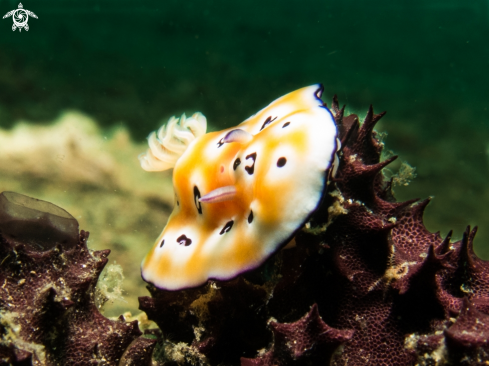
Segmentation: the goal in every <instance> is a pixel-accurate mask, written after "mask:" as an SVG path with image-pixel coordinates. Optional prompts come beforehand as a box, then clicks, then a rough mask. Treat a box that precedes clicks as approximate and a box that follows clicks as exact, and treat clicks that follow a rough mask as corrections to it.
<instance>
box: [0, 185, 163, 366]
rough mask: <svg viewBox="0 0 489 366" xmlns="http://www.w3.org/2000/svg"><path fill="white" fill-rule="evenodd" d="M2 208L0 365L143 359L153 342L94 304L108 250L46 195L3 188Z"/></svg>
mask: <svg viewBox="0 0 489 366" xmlns="http://www.w3.org/2000/svg"><path fill="white" fill-rule="evenodd" d="M0 208H1V213H0V261H1V265H0V336H1V337H2V339H1V342H0V365H31V364H33V365H80V366H82V365H83V366H84V365H106V366H109V365H119V361H120V360H121V358H122V360H123V361H124V362H123V363H121V365H149V364H150V362H151V353H152V350H153V347H154V344H155V342H156V341H155V340H154V339H145V338H141V337H139V336H140V335H141V332H140V331H139V329H138V326H137V321H134V322H132V323H127V322H125V321H124V318H121V319H120V320H117V321H113V320H109V319H107V318H105V317H104V316H103V315H102V314H100V313H99V311H98V309H97V307H96V305H95V301H94V300H95V299H94V298H95V285H96V283H97V280H98V278H99V275H100V273H101V271H102V269H103V268H104V266H105V265H106V263H107V256H108V254H109V250H104V251H97V252H94V251H90V250H89V249H88V248H87V245H86V242H87V238H88V232H85V231H83V230H82V231H81V232H80V233H78V223H77V222H76V220H75V219H74V218H73V217H72V216H71V215H69V214H68V213H67V212H66V211H64V210H62V209H60V208H59V207H57V206H55V205H52V204H50V203H48V202H44V201H39V200H35V199H32V198H29V197H26V196H23V195H19V194H15V193H11V192H4V193H2V194H0ZM131 342H132V343H131ZM148 353H149V357H148V355H147V354H148ZM135 357H136V358H137V360H136V361H137V363H134V361H133V360H134V358H135ZM141 360H143V361H145V362H141Z"/></svg>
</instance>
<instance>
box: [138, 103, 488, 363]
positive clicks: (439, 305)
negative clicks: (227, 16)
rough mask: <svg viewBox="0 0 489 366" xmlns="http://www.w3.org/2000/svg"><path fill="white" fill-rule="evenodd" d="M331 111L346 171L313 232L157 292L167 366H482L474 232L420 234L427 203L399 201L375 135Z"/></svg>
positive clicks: (481, 267)
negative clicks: (233, 271)
mask: <svg viewBox="0 0 489 366" xmlns="http://www.w3.org/2000/svg"><path fill="white" fill-rule="evenodd" d="M330 109H331V111H332V113H333V116H334V118H335V121H336V124H337V127H338V130H339V135H340V139H341V146H342V148H341V151H340V153H339V160H340V164H339V167H338V172H337V174H336V176H335V178H334V179H333V180H332V181H331V183H330V185H329V187H328V189H327V191H326V192H325V194H324V197H323V200H322V203H321V205H320V206H319V207H318V209H317V210H316V212H315V214H314V215H313V217H312V218H311V220H310V222H309V223H307V224H306V226H305V227H304V228H303V230H302V231H300V232H299V233H298V234H297V235H296V237H295V243H296V246H295V247H293V248H291V249H283V250H281V251H279V252H278V253H276V254H275V255H274V256H273V257H272V258H270V259H269V260H268V261H267V262H266V263H265V264H264V265H263V266H262V267H260V268H258V269H256V270H254V271H251V272H248V273H245V274H243V275H241V276H238V277H237V278H235V279H234V280H231V281H227V282H223V281H208V283H207V284H206V285H205V286H202V287H199V288H195V289H186V290H182V291H174V292H172V291H164V290H158V289H156V288H154V287H152V286H150V287H149V290H150V293H151V295H152V297H142V298H140V308H141V309H142V310H144V311H145V312H146V313H147V314H148V317H149V319H151V320H154V321H155V322H156V323H157V324H158V325H159V327H160V328H161V330H162V333H163V339H162V349H163V350H164V351H163V352H161V353H160V354H159V356H158V360H159V361H158V362H162V363H164V362H169V363H170V364H175V363H176V364H179V365H219V364H232V365H239V364H240V363H241V365H243V366H252V365H260V366H262V365H263V366H272V365H320V364H324V365H334V366H340V365H345V366H346V365H349V366H357V365H358V366H359V365H362V366H363V365H372V366H374V365H375V366H382V365H385V366H404V365H406V366H407V365H450V364H457V365H483V364H486V363H485V362H486V361H488V360H489V358H488V356H487V355H488V354H489V353H487V352H488V348H487V332H488V329H489V328H488V326H489V321H488V316H489V315H488V314H489V301H488V299H489V298H488V295H487V293H488V291H489V283H488V281H489V278H488V275H489V271H488V268H487V266H488V264H487V263H486V262H484V261H482V260H480V259H479V258H477V257H476V255H475V254H474V252H473V249H472V244H473V240H474V236H475V233H476V231H477V229H476V228H475V229H473V230H472V231H471V230H470V229H469V228H467V230H466V232H465V233H464V236H463V239H462V240H460V241H457V242H452V241H451V233H449V234H448V236H447V237H446V238H442V237H441V236H440V235H439V233H430V232H429V231H428V230H427V229H426V228H425V226H424V224H423V212H424V209H425V207H426V206H427V205H428V203H429V201H430V200H429V199H427V200H424V201H421V202H417V200H411V201H407V202H397V201H396V200H395V198H394V193H393V191H392V185H393V180H392V179H391V180H388V179H386V177H385V176H384V174H383V168H385V167H386V166H387V165H388V164H389V163H391V162H392V161H393V160H395V159H396V157H395V156H394V157H391V158H389V159H386V160H384V161H381V153H382V149H383V143H382V142H381V141H380V140H379V137H378V134H377V133H376V132H375V131H374V130H373V129H374V126H375V124H376V123H377V121H378V120H379V119H380V118H381V117H382V116H383V113H381V114H374V112H373V109H372V108H370V109H369V111H368V113H367V115H366V117H365V120H364V122H363V123H360V122H359V119H358V117H357V116H356V115H349V116H344V107H343V108H342V109H340V108H339V105H338V101H337V99H336V97H335V98H334V100H333V103H332V106H331V108H330Z"/></svg>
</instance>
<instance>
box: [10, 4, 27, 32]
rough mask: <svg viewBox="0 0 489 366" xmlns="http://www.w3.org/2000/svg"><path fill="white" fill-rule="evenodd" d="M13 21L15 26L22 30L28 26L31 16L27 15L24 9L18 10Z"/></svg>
mask: <svg viewBox="0 0 489 366" xmlns="http://www.w3.org/2000/svg"><path fill="white" fill-rule="evenodd" d="M12 19H13V21H14V24H15V26H17V27H19V28H21V27H24V26H25V25H26V24H27V21H28V20H29V14H27V12H26V11H25V10H24V9H17V10H16V11H15V12H14V14H13V16H12Z"/></svg>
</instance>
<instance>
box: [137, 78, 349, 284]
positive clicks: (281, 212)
mask: <svg viewBox="0 0 489 366" xmlns="http://www.w3.org/2000/svg"><path fill="white" fill-rule="evenodd" d="M322 90H323V89H322V86H321V85H312V86H309V87H305V88H302V89H299V90H296V91H294V92H292V93H289V94H287V95H285V96H283V97H281V98H279V99H277V100H275V101H274V102H273V103H271V104H270V105H269V106H267V107H266V108H264V109H262V110H261V111H259V112H258V113H256V114H255V115H253V116H251V117H250V118H248V119H247V120H245V121H244V122H243V123H241V124H240V125H238V126H236V127H233V128H229V129H226V130H223V131H219V132H210V133H207V134H205V129H206V120H205V117H204V116H203V115H202V114H200V113H196V114H194V115H193V116H192V117H190V118H185V116H182V119H181V120H180V121H178V119H175V118H173V119H170V121H169V123H168V125H167V127H162V128H161V129H160V130H159V131H158V134H156V133H153V134H151V135H150V137H149V144H150V148H149V149H148V151H147V152H146V154H142V155H141V156H140V161H141V165H142V167H143V168H144V169H146V170H164V169H167V168H169V167H171V165H172V162H174V164H175V166H174V170H173V186H174V190H175V204H174V209H173V212H172V213H171V215H170V218H169V219H168V223H167V224H166V226H165V228H164V229H163V231H162V232H161V234H160V236H159V237H158V239H157V240H156V243H155V245H154V247H153V248H152V250H151V251H150V252H149V253H148V255H147V256H146V257H145V258H144V260H143V262H142V276H143V278H144V280H145V281H147V282H150V283H152V284H154V285H155V286H156V287H158V288H162V289H167V290H178V289H183V288H189V287H196V286H199V285H202V284H204V283H205V282H206V281H207V280H209V279H219V280H226V279H231V278H233V277H235V276H237V275H238V274H240V273H242V272H245V271H248V270H251V269H253V268H256V267H258V266H260V265H261V264H262V263H263V262H264V261H265V260H266V259H267V258H268V257H270V255H271V254H273V253H274V252H276V251H277V250H278V249H280V248H281V247H282V246H283V245H285V244H286V243H287V242H288V241H290V239H291V238H292V237H293V236H294V234H295V232H296V231H297V230H299V229H300V228H301V227H302V226H303V225H304V224H305V223H306V221H307V220H308V218H309V217H310V216H311V214H312V213H313V212H314V210H315V209H316V208H317V206H318V205H319V203H320V201H321V197H322V194H323V191H324V190H325V186H326V185H327V180H328V177H329V176H330V175H331V174H332V171H333V169H334V168H333V164H334V161H335V157H336V152H337V150H338V148H339V142H338V139H337V134H338V133H337V128H336V124H335V120H334V118H333V116H332V114H331V112H330V111H329V109H328V108H327V107H326V106H325V105H324V104H323V102H322V101H321V99H320V97H321V93H322ZM179 154H181V156H179Z"/></svg>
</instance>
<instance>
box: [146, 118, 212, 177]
mask: <svg viewBox="0 0 489 366" xmlns="http://www.w3.org/2000/svg"><path fill="white" fill-rule="evenodd" d="M206 129H207V119H206V118H205V116H204V115H203V114H202V113H200V112H197V113H194V114H193V115H192V116H191V117H189V118H187V117H186V116H185V114H183V115H182V117H181V118H175V117H171V118H170V119H169V120H168V122H167V124H166V125H163V126H161V127H160V128H159V129H158V131H157V132H152V133H151V134H150V135H149V136H148V145H149V149H148V150H147V151H146V153H143V154H141V155H139V161H140V163H141V167H142V168H143V169H144V170H147V171H162V170H166V169H170V168H173V167H174V166H175V164H176V162H177V160H178V159H179V158H180V156H182V154H183V153H184V152H185V150H186V149H187V148H188V146H189V145H190V143H191V142H192V141H194V140H195V139H196V138H198V137H200V136H203V135H205V132H206Z"/></svg>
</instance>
